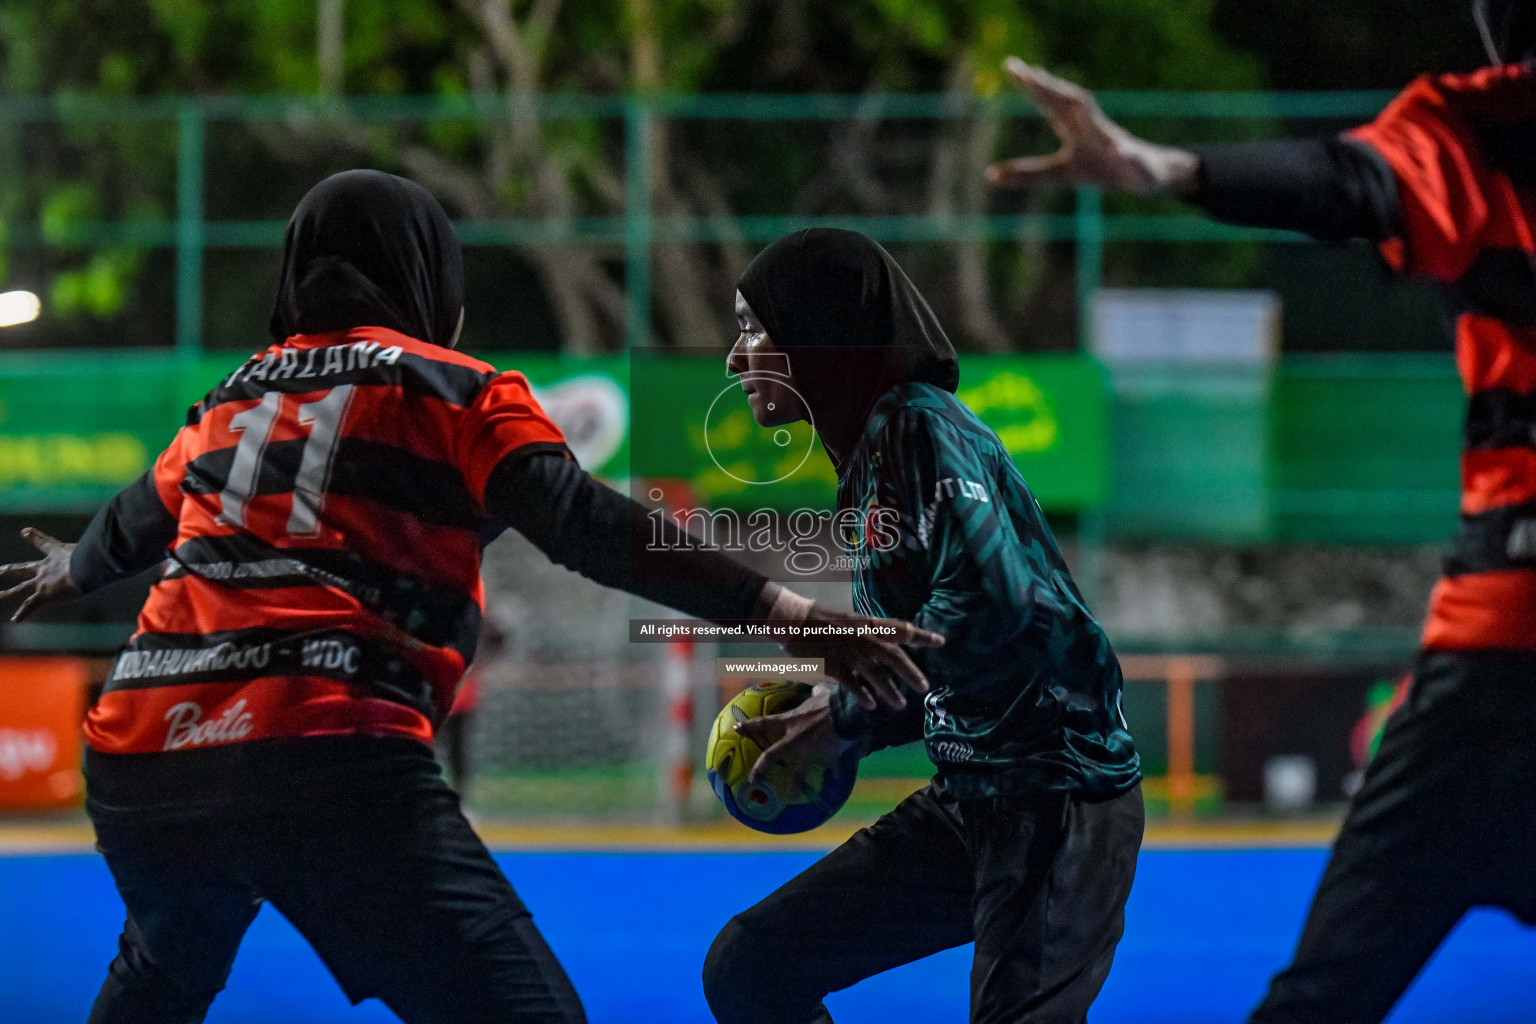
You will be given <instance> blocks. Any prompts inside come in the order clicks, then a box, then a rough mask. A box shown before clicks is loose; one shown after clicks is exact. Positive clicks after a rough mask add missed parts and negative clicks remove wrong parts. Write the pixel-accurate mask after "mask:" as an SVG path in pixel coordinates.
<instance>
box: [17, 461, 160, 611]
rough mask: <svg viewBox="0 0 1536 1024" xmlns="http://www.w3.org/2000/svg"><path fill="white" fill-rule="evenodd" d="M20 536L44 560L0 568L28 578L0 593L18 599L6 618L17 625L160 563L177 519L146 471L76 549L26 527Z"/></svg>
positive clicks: (98, 516) (99, 517)
mask: <svg viewBox="0 0 1536 1024" xmlns="http://www.w3.org/2000/svg"><path fill="white" fill-rule="evenodd" d="M21 535H22V536H23V537H25V538H26V539H27V540H29V541H31V542H32V543H33V544H34V545H35V546H36V547H37V549H38V550H39V551H41V552H42V553H43V557H42V558H40V559H38V560H36V561H33V562H14V563H12V564H11V565H3V566H0V575H10V574H19V573H27V574H28V575H27V577H26V578H25V579H23V580H22V581H21V582H20V583H18V584H16V585H15V586H13V587H11V588H10V589H9V590H6V591H5V592H3V593H0V601H4V600H9V599H11V598H15V597H20V598H22V602H21V606H20V607H18V608H17V609H16V611H15V613H14V614H13V615H12V616H11V621H12V622H20V621H21V620H22V619H25V618H26V617H27V616H29V615H31V614H32V613H33V612H34V611H36V610H37V609H39V608H43V607H46V606H47V605H50V604H58V603H60V602H63V601H72V600H74V599H75V598H77V597H80V596H81V595H83V594H89V593H91V592H92V591H93V590H99V589H100V588H102V587H104V586H106V585H107V584H109V583H115V582H117V581H118V580H124V579H127V578H128V577H130V576H136V575H138V574H139V573H141V572H143V571H144V570H145V569H151V568H153V567H155V566H156V565H158V564H160V563H161V562H163V561H165V554H166V549H168V548H169V547H170V546H171V543H172V542H173V541H175V539H176V516H175V515H174V514H172V512H171V511H170V510H169V509H167V508H166V507H165V504H164V503H163V502H162V501H161V498H160V492H159V491H158V490H156V488H155V481H154V470H153V469H151V470H149V471H148V472H146V473H145V474H144V475H143V476H141V477H139V479H137V480H135V481H134V482H133V483H131V484H129V485H128V486H127V487H125V488H123V489H122V490H121V491H119V492H118V494H117V496H116V497H114V498H113V499H112V500H111V501H109V502H107V504H106V505H104V506H103V507H102V509H101V511H99V512H97V513H96V516H95V518H93V519H92V520H91V522H90V525H89V526H87V527H86V528H85V533H84V535H82V536H81V538H80V542H79V543H78V544H67V543H65V542H64V541H61V540H56V539H55V538H53V537H50V536H48V535H47V534H46V533H44V532H43V531H41V530H37V529H33V528H32V527H30V526H29V527H27V528H26V529H24V530H22V531H21Z"/></svg>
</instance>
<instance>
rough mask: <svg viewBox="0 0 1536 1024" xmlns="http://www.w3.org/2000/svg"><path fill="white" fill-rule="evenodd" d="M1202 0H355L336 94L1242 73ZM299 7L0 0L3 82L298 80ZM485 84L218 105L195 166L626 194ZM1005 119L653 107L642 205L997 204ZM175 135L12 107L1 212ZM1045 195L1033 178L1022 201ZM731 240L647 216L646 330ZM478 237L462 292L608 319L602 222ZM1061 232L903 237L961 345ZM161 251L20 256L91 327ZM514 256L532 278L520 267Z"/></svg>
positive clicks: (560, 132) (702, 331)
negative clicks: (573, 235) (438, 100)
mask: <svg viewBox="0 0 1536 1024" xmlns="http://www.w3.org/2000/svg"><path fill="white" fill-rule="evenodd" d="M1212 2H1213V0H1025V2H1018V0H842V2H839V3H827V2H825V0H582V2H581V3H575V2H567V0H511V2H509V0H389V2H375V3H364V2H359V0H351V2H349V3H347V4H346V7H345V19H346V20H345V25H346V35H345V51H344V55H345V68H344V87H345V92H346V93H347V94H349V95H380V94H384V95H389V94H394V95H406V94H423V93H437V94H480V95H487V96H502V97H512V98H516V97H528V96H535V95H539V94H543V93H565V92H577V93H589V94H604V93H620V92H624V93H628V92H637V93H679V92H683V93H686V92H842V93H846V92H854V93H862V92H945V93H951V94H955V95H969V94H973V93H979V94H982V95H988V94H992V93H995V92H996V91H997V90H999V89H1000V88H1002V87H1003V83H1002V81H1001V78H1000V76H999V73H998V68H999V63H1000V61H1001V59H1002V58H1003V57H1004V56H1005V55H1007V54H1009V53H1018V54H1021V55H1023V56H1025V57H1026V58H1029V59H1032V60H1035V61H1039V62H1042V63H1044V64H1047V65H1049V66H1051V67H1053V68H1056V69H1058V70H1061V71H1062V72H1064V73H1065V74H1068V75H1069V76H1071V77H1074V78H1076V79H1077V80H1079V81H1081V82H1083V83H1084V84H1087V85H1090V86H1093V87H1110V88H1174V89H1183V88H1200V89H1220V88H1250V87H1255V86H1257V85H1259V84H1260V82H1261V75H1260V71H1259V68H1258V66H1257V64H1256V63H1255V61H1253V60H1252V59H1250V58H1248V57H1246V56H1243V55H1242V54H1240V53H1237V52H1235V51H1234V50H1233V49H1231V48H1230V47H1228V46H1226V45H1224V44H1223V43H1222V42H1221V41H1220V40H1219V39H1218V38H1217V37H1216V35H1215V34H1214V33H1213V32H1212V30H1211V29H1210V27H1209V26H1210V14H1211V7H1212ZM316 7H317V4H316V0H262V2H260V3H249V2H243V0H50V2H49V3H46V4H39V3H36V2H35V0H0V88H3V91H4V93H5V94H6V95H10V96H23V95H53V94H66V95H68V94H83V95H94V96H145V95H185V94H273V93H300V94H303V93H313V92H315V91H316V90H317V88H318V87H319V76H318V70H317V65H316V59H315V50H316ZM508 110H509V113H508V114H507V115H506V116H505V117H500V118H497V119H496V120H494V121H490V122H486V123H478V124H477V123H466V122H441V123H435V124H432V125H405V126H382V127H381V126H378V125H369V124H362V123H349V122H336V121H331V120H311V121H309V122H300V121H291V122H274V123H264V124H261V125H257V126H253V127H251V128H249V129H244V128H239V129H238V130H237V129H236V128H229V129H225V128H220V129H219V131H218V132H217V133H215V134H214V135H210V142H209V146H210V151H209V162H210V173H211V174H216V175H217V179H218V188H216V189H215V188H214V187H212V186H210V194H209V200H208V202H209V210H210V215H211V216H213V215H220V216H225V217H230V218H242V217H264V218H273V217H281V216H283V213H282V212H281V211H285V210H286V209H287V208H291V205H292V203H293V201H294V200H296V199H297V197H298V195H299V194H301V193H302V190H303V186H304V185H305V184H307V183H310V182H312V181H313V180H314V177H315V176H317V175H318V174H320V173H323V172H324V171H325V170H328V169H329V170H334V169H338V168H339V167H342V166H348V165H357V164H371V165H374V166H380V167H385V168H387V169H392V170H397V171H399V172H401V173H406V174H409V175H411V176H413V177H415V178H417V179H418V180H420V181H422V182H423V183H424V184H426V185H427V186H428V187H429V188H431V189H432V190H433V191H434V192H435V193H436V194H437V195H438V196H439V197H440V198H441V199H442V200H443V201H444V202H445V204H446V205H448V207H449V208H450V210H451V212H453V213H454V214H455V215H456V216H461V217H467V218H511V217H537V218H546V219H554V220H559V219H570V218H574V217H578V216H606V215H616V214H619V213H622V212H623V209H624V198H625V190H624V178H623V175H624V167H623V149H622V145H621V133H620V132H619V129H618V126H617V125H615V124H614V123H611V122H590V123H589V122H579V121H553V120H551V121H545V122H540V121H539V120H537V119H536V118H534V117H533V116H532V115H531V114H530V113H528V112H527V110H526V108H520V107H519V106H518V105H517V104H510V105H509V106H508ZM1005 138H1006V139H1007V140H1008V144H1009V145H1021V144H1031V143H1035V144H1044V143H1045V139H1044V137H1043V135H1041V134H1040V133H1035V134H1033V135H1032V134H1030V129H1029V128H1028V127H1027V126H1026V127H1025V128H1023V129H1017V128H1016V127H1015V126H1010V125H1007V124H1002V123H999V122H998V121H997V120H996V119H992V118H986V117H975V118H958V119H954V120H952V121H946V122H943V123H926V122H924V123H897V122H885V121H880V120H876V119H874V118H867V119H860V120H856V121H853V122H838V123H832V124H827V123H824V122H804V123H789V124H783V123H752V124H748V123H741V122H735V123H725V122H702V123H701V122H684V121H676V120H665V119H663V120H660V121H658V122H657V123H656V125H655V138H654V153H655V164H654V167H653V182H654V185H653V194H652V205H653V209H654V210H655V212H656V213H657V214H659V215H670V214H695V215H708V216H716V217H729V216H730V215H732V214H740V213H774V214H786V215H794V214H827V213H853V214H862V213H868V214H901V213H921V212H926V213H933V214H938V215H962V214H967V213H974V212H982V211H985V210H988V209H1011V208H1012V207H1007V206H1003V207H998V206H997V205H996V200H995V199H993V198H992V197H989V196H988V195H987V194H986V192H985V190H984V188H983V186H982V181H981V177H980V170H981V168H982V167H983V166H984V165H985V164H986V163H987V162H988V161H989V160H990V159H992V158H993V157H994V156H995V155H996V153H997V151H998V149H999V148H1000V147H1001V146H1002V145H1003V144H1004V139H1005ZM174 154H175V130H174V125H173V124H169V123H153V122H150V123H121V124H119V123H111V122H108V123H93V124H86V123H79V124H71V123H68V122H66V123H65V124H63V125H60V126H49V125H44V126H38V127H35V128H31V129H29V130H28V131H27V132H24V133H19V135H18V136H17V137H15V138H13V139H12V140H11V141H10V142H9V143H6V144H3V145H0V160H3V161H5V163H4V165H3V168H0V169H3V172H4V173H5V174H6V180H7V183H8V184H7V186H6V188H5V189H3V190H0V215H3V216H4V218H5V220H6V221H7V223H11V224H22V223H33V222H35V223H37V224H40V225H41V230H42V231H43V232H44V235H45V237H53V238H64V237H65V236H66V235H67V233H68V229H69V226H70V225H71V224H74V223H79V222H86V221H100V220H124V219H126V220H141V221H154V220H158V219H164V218H169V217H172V216H174V212H175V196H174V179H175V159H174ZM1061 201H1062V200H1061V198H1060V197H1051V196H1044V197H1034V198H1032V199H1030V200H1028V201H1027V202H1028V206H1027V207H1026V209H1036V210H1038V209H1045V208H1047V207H1048V206H1050V205H1051V204H1057V205H1059V204H1060V202H1061ZM50 233H51V234H50ZM752 249H753V247H752V246H751V245H749V244H748V243H747V242H745V241H744V240H742V239H740V238H737V239H729V238H728V239H727V240H726V241H724V242H723V243H721V244H710V245H702V244H682V243H674V242H660V243H658V244H657V245H656V246H655V248H654V250H653V268H654V269H653V278H652V281H653V294H654V303H653V307H654V311H655V316H654V329H655V334H656V336H657V338H658V339H659V340H660V341H661V342H662V343H665V344H675V345H690V344H717V343H719V342H720V341H721V340H723V339H724V338H726V337H727V334H728V325H729V323H730V316H729V309H730V302H729V299H730V291H731V287H732V282H733V281H734V278H735V275H736V274H737V273H738V272H739V270H740V268H741V267H742V266H743V264H744V262H745V260H746V259H747V258H748V257H749V256H750V253H751V251H752ZM268 255H270V254H268ZM497 255H498V256H499V257H500V262H497V260H496V259H492V257H491V256H490V255H487V256H486V257H485V258H486V260H487V261H489V262H486V263H485V267H493V268H499V269H495V270H494V271H492V270H485V271H484V272H482V273H480V274H479V276H478V277H476V275H475V274H472V275H471V276H472V281H471V284H472V291H471V305H472V306H474V307H475V308H476V309H477V310H479V309H485V310H487V311H491V312H494V315H495V318H496V320H497V321H498V322H500V323H512V322H519V320H520V318H521V320H526V321H527V322H530V323H535V322H538V323H546V324H548V325H549V331H548V332H547V333H552V334H556V335H558V339H559V342H560V344H562V345H563V346H564V347H565V348H566V349H568V350H570V351H576V352H583V351H598V350H601V349H605V348H610V347H613V346H614V345H615V344H618V343H619V342H620V341H621V339H622V337H623V335H622V324H623V320H624V315H625V303H624V281H623V276H622V261H621V260H620V258H619V257H620V255H621V254H620V253H619V252H618V251H617V250H616V249H614V248H613V247H605V246H602V245H590V244H559V245H553V244H544V245H527V246H521V247H518V248H517V249H516V250H515V251H514V252H512V253H503V254H497ZM1064 256H1065V254H1064V253H1062V252H1060V251H1057V250H1056V249H1054V248H1052V247H1048V246H1044V245H1040V244H1035V245H1030V246H1025V247H1022V248H1021V247H1018V246H1015V245H1011V244H1010V245H1007V246H1000V245H990V246H989V245H986V244H983V243H980V242H975V243H956V244H947V245H943V246H925V247H922V248H921V250H918V249H913V250H912V251H911V252H909V253H903V258H904V259H908V260H910V261H911V262H912V263H913V264H914V267H915V268H916V271H917V274H918V276H919V279H920V280H921V281H922V282H923V284H924V286H925V288H926V289H927V290H928V291H929V292H930V295H931V297H932V298H933V300H934V301H935V303H936V305H938V306H940V308H941V312H943V313H944V315H945V316H946V319H947V320H948V321H949V322H950V323H951V325H952V329H953V330H954V331H955V333H957V334H958V335H959V336H960V340H961V341H962V343H963V344H966V345H968V346H971V347H977V348H984V349H1003V348H1008V347H1013V346H1014V345H1016V344H1018V343H1019V342H1018V340H1017V339H1018V338H1019V337H1020V336H1021V335H1027V334H1029V333H1030V330H1029V327H1030V325H1032V324H1035V323H1037V322H1038V321H1039V320H1040V314H1041V311H1042V310H1046V311H1049V310H1050V309H1053V308H1057V307H1059V306H1061V304H1062V300H1061V293H1062V291H1063V289H1069V287H1070V285H1069V277H1070V274H1069V270H1070V267H1069V264H1068V263H1067V261H1066V260H1065V258H1064ZM157 266H158V268H159V272H161V273H162V274H163V272H164V270H165V267H166V262H165V260H163V259H162V260H161V261H160V263H159V264H156V263H155V260H154V258H153V256H152V254H149V253H147V252H146V251H145V250H142V249H135V248H126V247H125V248H112V249H100V248H98V249H84V248H74V249H70V248H67V247H66V248H63V249H52V250H49V253H48V256H47V259H46V260H45V261H42V262H37V261H34V264H33V269H34V271H35V273H37V274H41V275H46V276H49V277H50V280H49V281H48V282H46V283H45V286H46V287H47V288H48V290H49V293H50V295H51V302H52V306H53V309H54V312H55V313H58V314H62V315H68V314H72V315H74V316H75V318H76V320H75V324H76V329H77V330H78V331H79V332H82V333H86V334H90V335H91V336H93V337H99V336H100V335H101V334H102V333H104V331H105V330H106V328H107V326H108V325H111V324H113V323H114V322H122V321H123V320H124V319H125V318H131V317H132V315H133V314H134V312H135V309H136V306H135V303H141V304H142V303H143V302H145V301H148V300H149V299H158V300H160V301H162V302H163V300H164V298H165V295H166V289H165V288H163V287H161V288H158V290H157V288H156V287H154V286H151V285H150V284H148V283H146V282H147V280H148V278H149V277H150V276H153V273H154V272H156V267H157ZM242 266H243V264H242ZM226 278H227V279H228V280H225V279H226ZM209 279H210V286H213V285H219V286H220V287H227V288H229V289H231V291H230V293H229V294H228V295H225V296H223V297H221V298H220V299H219V300H218V303H217V305H218V307H219V308H218V309H212V308H210V312H209V323H210V327H211V329H215V330H218V329H220V325H221V324H222V323H224V322H225V321H223V320H221V313H220V312H219V311H220V310H239V311H241V315H242V316H244V315H246V314H247V313H254V312H255V311H256V310H258V309H259V308H260V305H261V303H262V302H263V301H265V295H264V289H265V288H268V287H270V283H269V282H268V281H264V280H262V279H261V275H260V274H249V273H234V272H228V273H225V272H211V273H210V278H209ZM498 280H499V281H500V282H501V283H502V285H503V287H500V288H498V287H496V286H495V282H496V281H498ZM476 281H479V284H478V285H477V284H476ZM220 282H223V283H222V284H221V283H220ZM514 283H516V284H517V285H518V287H513V284H514ZM525 283H526V284H531V285H534V286H535V287H532V288H527V289H524V288H521V285H522V284H525ZM475 288H478V289H479V291H478V293H477V292H476V291H475V290H474V289H475ZM513 293H515V294H513ZM140 312H144V311H143V310H140ZM151 319H153V318H151ZM162 319H163V318H162ZM1047 319H1049V317H1047ZM1057 319H1058V320H1059V319H1060V318H1059V317H1058V318H1057ZM155 322H157V323H158V322H159V321H155ZM474 322H475V321H474V319H473V318H472V320H471V324H472V325H473V324H474ZM60 329H61V330H66V329H67V325H66V327H64V328H60ZM534 333H535V334H537V333H538V332H534ZM1057 333H1058V334H1060V333H1061V332H1060V331H1059V330H1058V331H1057ZM1067 333H1068V334H1069V333H1070V332H1069V331H1068V332H1067ZM470 337H472V338H473V337H476V334H475V332H474V330H471V332H470ZM162 340H165V339H162ZM551 340H553V339H552V338H548V337H545V338H535V339H534V341H533V342H532V343H533V344H542V343H545V342H547V341H551ZM499 343H501V344H507V343H508V342H506V341H505V340H503V341H501V342H499ZM510 343H512V344H518V343H520V342H519V341H517V340H516V339H514V340H513V341H511V342H510Z"/></svg>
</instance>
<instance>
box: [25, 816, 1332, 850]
mask: <svg viewBox="0 0 1536 1024" xmlns="http://www.w3.org/2000/svg"><path fill="white" fill-rule="evenodd" d="M861 824H863V823H862V822H835V823H832V824H829V825H824V826H822V827H821V828H818V829H814V830H812V831H810V832H804V833H801V834H800V835H794V836H765V835H761V834H759V833H757V832H753V831H751V830H749V829H746V828H744V827H742V826H740V825H738V824H736V823H735V822H729V821H723V822H711V823H707V824H698V825H637V824H615V825H587V824H574V823H573V824H549V823H546V824H518V823H512V822H484V823H480V824H478V825H476V830H477V831H478V832H479V833H480V837H481V838H482V839H484V840H485V843H486V845H487V846H489V847H491V848H492V849H495V850H507V851H537V850H547V851H561V850H569V851H589V852H599V851H658V852H660V851H698V852H708V851H712V850H719V851H731V850H736V851H759V852H763V851H773V850H804V851H811V852H818V851H823V850H829V849H831V848H832V847H834V846H836V845H837V844H838V843H840V842H842V841H843V840H844V839H847V838H848V837H849V836H850V835H852V834H853V833H854V831H855V830H856V829H857V828H858V827H859V826H860V825H861ZM1337 831H1338V826H1337V823H1336V822H1334V821H1328V820H1323V821H1318V820H1307V821H1294V822H1280V821H1274V822H1271V821H1196V822H1170V821H1157V822H1152V823H1150V824H1149V825H1148V826H1147V832H1146V839H1145V841H1144V842H1143V846H1144V847H1146V848H1148V849H1212V848H1215V849H1253V848H1260V849H1268V848H1283V847H1315V846H1326V845H1328V844H1329V843H1330V842H1332V841H1333V837H1334V835H1335V834H1336V833H1337ZM94 842H95V836H94V834H93V833H92V831H91V827H90V825H89V824H88V823H87V822H84V821H68V822H44V823H26V824H5V823H3V822H0V855H4V854H44V853H82V852H87V851H89V850H91V849H93V844H94Z"/></svg>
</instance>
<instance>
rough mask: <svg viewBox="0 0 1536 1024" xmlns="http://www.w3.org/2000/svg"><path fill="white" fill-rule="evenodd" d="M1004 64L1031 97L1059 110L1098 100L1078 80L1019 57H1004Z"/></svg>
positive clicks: (1061, 111) (1068, 111) (1068, 109)
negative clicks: (1069, 79) (1072, 80)
mask: <svg viewBox="0 0 1536 1024" xmlns="http://www.w3.org/2000/svg"><path fill="white" fill-rule="evenodd" d="M1003 67H1004V68H1006V69H1007V71H1008V73H1009V74H1010V75H1012V76H1013V79H1014V81H1015V82H1017V83H1018V84H1019V85H1020V86H1022V87H1023V88H1024V90H1025V91H1026V92H1028V93H1029V96H1030V99H1033V100H1035V101H1036V102H1038V103H1040V104H1042V105H1044V106H1048V107H1049V108H1050V109H1052V110H1055V111H1057V112H1060V113H1071V112H1075V111H1078V110H1081V109H1082V108H1084V107H1091V106H1092V105H1093V103H1094V99H1093V93H1091V92H1089V91H1088V90H1087V89H1084V88H1083V87H1082V86H1080V85H1078V84H1077V83H1076V82H1069V81H1067V80H1066V79H1065V78H1061V77H1059V76H1057V75H1053V74H1051V73H1050V72H1049V71H1047V70H1045V68H1042V67H1037V66H1036V65H1034V64H1029V63H1027V62H1025V61H1023V60H1020V59H1019V58H1018V57H1009V58H1008V59H1007V60H1005V61H1003Z"/></svg>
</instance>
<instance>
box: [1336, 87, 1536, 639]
mask: <svg viewBox="0 0 1536 1024" xmlns="http://www.w3.org/2000/svg"><path fill="white" fill-rule="evenodd" d="M1352 134H1353V135H1354V137H1356V138H1358V139H1360V140H1362V141H1364V142H1366V143H1368V144H1369V145H1370V146H1371V147H1372V148H1373V149H1375V150H1376V151H1377V152H1378V153H1380V154H1381V156H1382V157H1383V158H1384V159H1385V160H1386V161H1387V163H1388V164H1389V165H1390V167H1391V168H1392V172H1393V175H1394V177H1395V178H1396V181H1397V186H1398V195H1399V199H1400V203H1401V213H1402V227H1401V231H1400V233H1399V237H1396V238H1393V239H1390V240H1388V241H1387V242H1385V243H1383V245H1382V252H1383V255H1384V256H1385V257H1386V258H1387V260H1388V262H1389V263H1391V264H1392V265H1393V266H1394V267H1395V268H1397V269H1399V270H1402V271H1405V272H1410V273H1419V274H1425V275H1428V276H1430V277H1432V278H1435V279H1436V280H1438V281H1440V282H1442V283H1444V284H1447V285H1449V286H1451V288H1452V290H1453V291H1454V292H1455V293H1456V294H1457V296H1458V297H1459V298H1460V300H1461V302H1462V305H1463V309H1464V311H1463V312H1462V313H1461V315H1460V317H1459V318H1458V321H1457V325H1456V363H1457V368H1458V370H1459V372H1460V375H1461V379H1462V383H1463V385H1464V386H1465V389H1466V392H1467V395H1468V411H1467V419H1466V432H1465V444H1464V448H1463V452H1462V457H1461V492H1462V498H1461V513H1462V526H1461V529H1460V531H1459V533H1458V537H1457V541H1456V546H1455V551H1454V554H1453V555H1452V557H1451V558H1450V559H1449V561H1448V566H1447V568H1448V572H1447V575H1446V577H1445V578H1444V579H1442V580H1441V581H1440V582H1439V584H1438V585H1437V586H1436V588H1435V592H1434V595H1433V597H1432V599H1431V604H1430V614H1429V621H1428V623H1427V625H1426V627H1425V633H1424V644H1425V646H1426V647H1430V648H1477V647H1496V648H1520V649H1532V650H1536V611H1533V610H1536V262H1533V261H1536V240H1533V237H1532V230H1531V225H1532V223H1533V220H1536V69H1533V68H1532V67H1530V66H1529V65H1508V66H1503V67H1491V68H1484V69H1482V70H1480V71H1477V72H1474V73H1472V74H1466V75H1439V76H1434V77H1428V76H1426V77H1423V78H1419V79H1418V80H1416V81H1415V82H1413V83H1412V84H1411V85H1410V86H1409V87H1408V88H1407V89H1405V90H1404V91H1403V92H1402V94H1401V95H1399V96H1398V97H1397V98H1396V99H1395V100H1394V101H1393V102H1392V103H1391V105H1389V106H1388V107H1387V109H1386V110H1384V111H1383V112H1382V114H1381V115H1380V116H1379V117H1378V118H1377V119H1376V120H1375V121H1373V122H1372V123H1371V124H1368V125H1366V126H1364V127H1362V128H1359V129H1356V130H1355V131H1354V132H1353V133H1352Z"/></svg>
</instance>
